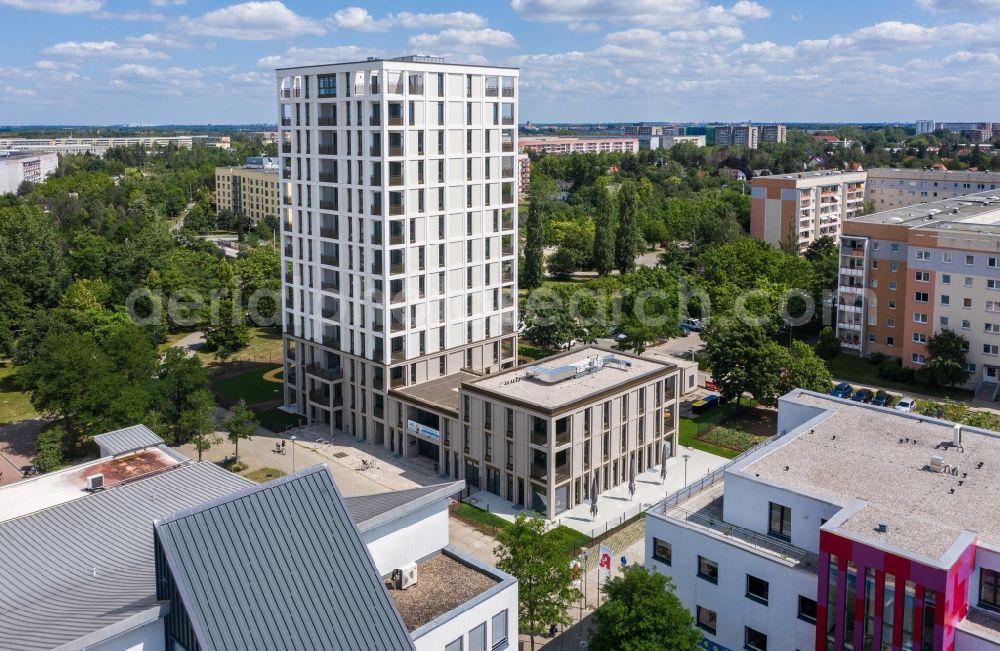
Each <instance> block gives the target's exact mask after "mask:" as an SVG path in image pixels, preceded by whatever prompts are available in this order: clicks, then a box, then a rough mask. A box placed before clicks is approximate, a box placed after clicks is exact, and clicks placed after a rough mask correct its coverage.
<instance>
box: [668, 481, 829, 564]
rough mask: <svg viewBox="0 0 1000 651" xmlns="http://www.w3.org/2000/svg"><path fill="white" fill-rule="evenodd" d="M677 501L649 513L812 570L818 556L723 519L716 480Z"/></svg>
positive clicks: (721, 501)
mask: <svg viewBox="0 0 1000 651" xmlns="http://www.w3.org/2000/svg"><path fill="white" fill-rule="evenodd" d="M690 490H691V491H692V492H693V494H692V495H691V497H688V498H687V499H685V500H684V501H683V502H681V503H679V504H677V503H676V502H674V503H664V505H663V506H658V507H657V508H655V509H651V510H650V511H649V513H650V514H651V515H653V516H654V517H657V518H661V519H663V520H665V521H666V522H669V523H671V524H674V525H677V526H680V527H684V528H686V529H692V530H694V531H697V532H699V533H701V534H703V535H707V536H710V537H712V538H715V539H717V540H721V541H723V542H725V543H728V544H731V545H734V546H736V547H739V548H741V549H744V550H746V551H749V552H751V553H754V554H757V555H759V556H763V557H765V558H769V559H773V560H778V561H780V562H782V563H783V564H786V565H791V566H793V567H795V568H796V569H800V570H804V571H806V572H810V573H815V572H816V571H817V568H818V567H819V557H818V556H817V555H816V554H814V553H812V552H810V551H808V550H805V549H802V548H800V547H795V546H794V545H791V544H789V543H786V542H783V541H781V540H779V539H777V538H774V537H773V536H768V535H766V534H763V533H759V532H757V531H753V530H751V529H745V528H743V527H738V526H735V525H732V524H730V523H728V522H726V521H725V520H723V517H722V516H723V510H722V504H723V484H722V483H721V482H720V483H716V484H714V485H711V486H710V487H709V488H707V489H705V490H702V491H700V492H694V491H696V490H697V489H696V488H693V487H692V489H690Z"/></svg>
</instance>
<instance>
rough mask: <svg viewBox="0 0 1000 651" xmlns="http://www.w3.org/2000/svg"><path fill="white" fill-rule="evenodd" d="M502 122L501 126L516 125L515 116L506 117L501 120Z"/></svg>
mask: <svg viewBox="0 0 1000 651" xmlns="http://www.w3.org/2000/svg"><path fill="white" fill-rule="evenodd" d="M500 122H501V124H514V116H513V115H505V116H503V117H502V118H500Z"/></svg>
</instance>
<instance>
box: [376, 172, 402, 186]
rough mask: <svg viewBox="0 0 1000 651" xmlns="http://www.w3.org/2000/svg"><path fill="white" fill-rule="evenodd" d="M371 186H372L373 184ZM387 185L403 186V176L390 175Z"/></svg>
mask: <svg viewBox="0 0 1000 651" xmlns="http://www.w3.org/2000/svg"><path fill="white" fill-rule="evenodd" d="M372 185H374V183H373V184H372ZM389 185H403V176H402V175H401V174H398V175H390V176H389Z"/></svg>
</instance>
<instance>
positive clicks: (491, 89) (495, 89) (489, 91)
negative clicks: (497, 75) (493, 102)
mask: <svg viewBox="0 0 1000 651" xmlns="http://www.w3.org/2000/svg"><path fill="white" fill-rule="evenodd" d="M494 81H496V80H495V79H494ZM485 92H486V97H499V96H500V87H499V86H497V85H496V84H495V83H494V84H486V91H485Z"/></svg>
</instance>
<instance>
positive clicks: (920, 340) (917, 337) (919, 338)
mask: <svg viewBox="0 0 1000 651" xmlns="http://www.w3.org/2000/svg"><path fill="white" fill-rule="evenodd" d="M913 343H915V344H926V343H927V335H925V334H924V333H922V332H914V333H913Z"/></svg>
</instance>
